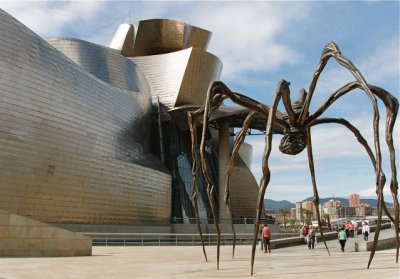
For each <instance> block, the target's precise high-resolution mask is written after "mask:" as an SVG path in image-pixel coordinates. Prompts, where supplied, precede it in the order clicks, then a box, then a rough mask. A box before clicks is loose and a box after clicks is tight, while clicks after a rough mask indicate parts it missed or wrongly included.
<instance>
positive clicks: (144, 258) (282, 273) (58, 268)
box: [0, 230, 400, 279]
mask: <svg viewBox="0 0 400 279" xmlns="http://www.w3.org/2000/svg"><path fill="white" fill-rule="evenodd" d="M383 232H384V234H388V233H391V234H393V230H386V231H383ZM371 237H373V234H372V235H371ZM371 239H372V238H371ZM355 241H359V242H360V243H361V242H362V241H363V240H362V236H360V235H358V236H357V237H356V238H355V239H350V240H349V241H348V243H347V244H346V251H345V252H344V253H343V252H341V251H340V247H339V243H338V242H337V241H336V240H331V241H328V242H327V243H328V247H329V250H330V253H331V255H330V256H329V255H328V253H327V251H326V250H325V247H324V245H323V243H318V244H317V246H316V248H315V249H314V250H309V249H308V248H307V246H306V245H303V246H293V247H288V248H281V249H275V250H272V253H271V254H265V253H261V251H259V250H257V253H256V260H255V265H254V275H253V276H250V255H251V246H250V245H240V246H237V248H236V255H235V258H234V259H232V257H231V252H232V247H231V246H222V247H221V261H220V269H219V270H217V269H216V247H215V246H207V247H206V251H207V254H208V258H209V260H208V261H207V262H206V261H205V259H204V257H203V253H202V249H201V247H200V246H144V247H143V246H140V247H137V246H136V247H132V246H130V247H121V246H118V247H115V246H114V247H96V246H95V247H93V256H90V257H53V258H50V257H48V258H46V257H37V258H6V257H3V258H0V279H16V278H32V279H36V278H38V279H39V278H40V279H46V278H52V279H58V278H60V279H61V278H62V279H68V278H96V279H99V278H101V279H102V278H107V279H108V278H118V279H123V278H268V279H274V278H276V279H278V278H279V279H285V278H307V279H309V278H324V279H329V278H334V279H345V278H351V279H355V278H363V279H368V278H371V279H372V278H374V279H376V278H382V279H383V278H384V279H399V278H400V270H399V264H396V262H395V250H394V249H391V250H383V251H377V252H376V254H375V257H374V260H373V262H372V264H371V267H370V269H367V268H366V267H367V262H368V258H369V252H365V251H364V252H354V242H355Z"/></svg>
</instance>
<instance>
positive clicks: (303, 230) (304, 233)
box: [302, 226, 308, 243]
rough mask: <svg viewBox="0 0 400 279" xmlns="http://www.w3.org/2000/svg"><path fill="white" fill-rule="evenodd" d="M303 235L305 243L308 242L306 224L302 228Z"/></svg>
mask: <svg viewBox="0 0 400 279" xmlns="http://www.w3.org/2000/svg"><path fill="white" fill-rule="evenodd" d="M302 236H303V238H304V243H308V237H307V236H308V226H304V227H303V229H302Z"/></svg>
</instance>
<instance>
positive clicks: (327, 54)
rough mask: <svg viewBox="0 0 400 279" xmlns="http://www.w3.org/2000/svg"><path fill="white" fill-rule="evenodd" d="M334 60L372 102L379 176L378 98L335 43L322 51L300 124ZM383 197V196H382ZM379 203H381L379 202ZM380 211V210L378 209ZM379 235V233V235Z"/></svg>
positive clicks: (378, 179)
mask: <svg viewBox="0 0 400 279" xmlns="http://www.w3.org/2000/svg"><path fill="white" fill-rule="evenodd" d="M332 57H333V58H334V59H335V60H336V61H337V62H338V63H339V64H340V65H341V66H343V67H345V68H346V69H348V70H349V71H350V73H351V74H352V75H353V76H354V77H355V79H356V80H357V81H358V82H359V83H360V85H361V87H362V89H363V90H364V91H365V93H366V94H367V96H368V97H369V99H370V100H371V103H372V106H373V109H374V146H375V153H376V169H377V174H379V173H380V171H381V168H382V156H381V149H380V142H379V110H378V105H377V101H376V98H375V96H374V94H372V92H371V90H370V88H369V87H368V84H367V82H366V81H365V79H364V77H363V75H362V74H361V72H360V71H359V70H358V69H357V68H356V67H355V66H354V65H353V63H352V62H351V61H350V60H349V59H347V58H346V57H345V56H343V55H342V54H341V52H340V50H339V47H338V46H337V45H336V44H335V43H334V42H330V43H328V44H327V45H326V47H325V48H324V50H323V51H322V54H321V58H320V62H319V64H318V67H317V69H316V71H315V72H314V75H313V79H312V81H311V83H310V89H309V94H308V95H307V97H306V101H305V103H304V107H303V109H302V111H301V113H300V116H299V119H300V121H299V122H300V124H301V125H304V123H305V122H306V121H307V118H308V112H309V106H310V103H311V98H312V95H313V94H314V90H315V87H316V85H317V81H318V78H319V76H320V74H321V72H322V70H323V69H324V67H325V66H326V64H327V63H328V60H329V59H330V58H332ZM376 185H382V181H380V176H379V175H377V177H376ZM382 196H383V195H382ZM378 203H379V201H378ZM378 211H379V209H378ZM380 221H381V219H380V218H378V223H379V224H377V227H379V228H380ZM378 234H379V233H378Z"/></svg>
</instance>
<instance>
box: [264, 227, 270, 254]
mask: <svg viewBox="0 0 400 279" xmlns="http://www.w3.org/2000/svg"><path fill="white" fill-rule="evenodd" d="M262 238H263V242H264V253H268V252H270V253H271V230H270V229H269V228H268V225H267V224H265V225H264V227H263V230H262Z"/></svg>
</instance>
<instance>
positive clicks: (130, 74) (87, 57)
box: [48, 38, 150, 94]
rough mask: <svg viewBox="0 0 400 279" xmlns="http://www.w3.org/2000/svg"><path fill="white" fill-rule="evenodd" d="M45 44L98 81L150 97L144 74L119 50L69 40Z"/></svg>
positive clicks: (63, 39)
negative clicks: (146, 94) (52, 47)
mask: <svg viewBox="0 0 400 279" xmlns="http://www.w3.org/2000/svg"><path fill="white" fill-rule="evenodd" d="M48 42H49V43H50V44H51V45H52V46H54V47H55V48H57V49H58V50H59V51H60V52H62V53H63V54H64V55H65V56H67V57H68V58H70V59H71V60H72V61H74V62H75V63H76V64H79V65H80V66H81V67H82V68H83V69H84V70H85V71H87V72H89V73H91V74H93V75H95V76H96V77H98V78H99V79H101V80H103V81H105V82H107V83H109V84H111V85H113V86H116V87H119V88H121V89H126V90H130V91H135V92H146V93H148V94H150V93H149V92H150V88H149V86H148V84H147V81H146V78H145V77H144V75H143V74H142V73H141V72H140V70H139V69H138V67H137V66H136V65H135V64H134V63H133V62H132V61H130V60H129V59H126V58H125V57H124V56H122V55H121V53H120V51H118V50H114V49H111V48H107V47H104V46H100V45H96V44H93V43H89V42H86V41H82V40H77V39H69V38H61V39H57V40H50V41H48Z"/></svg>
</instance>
